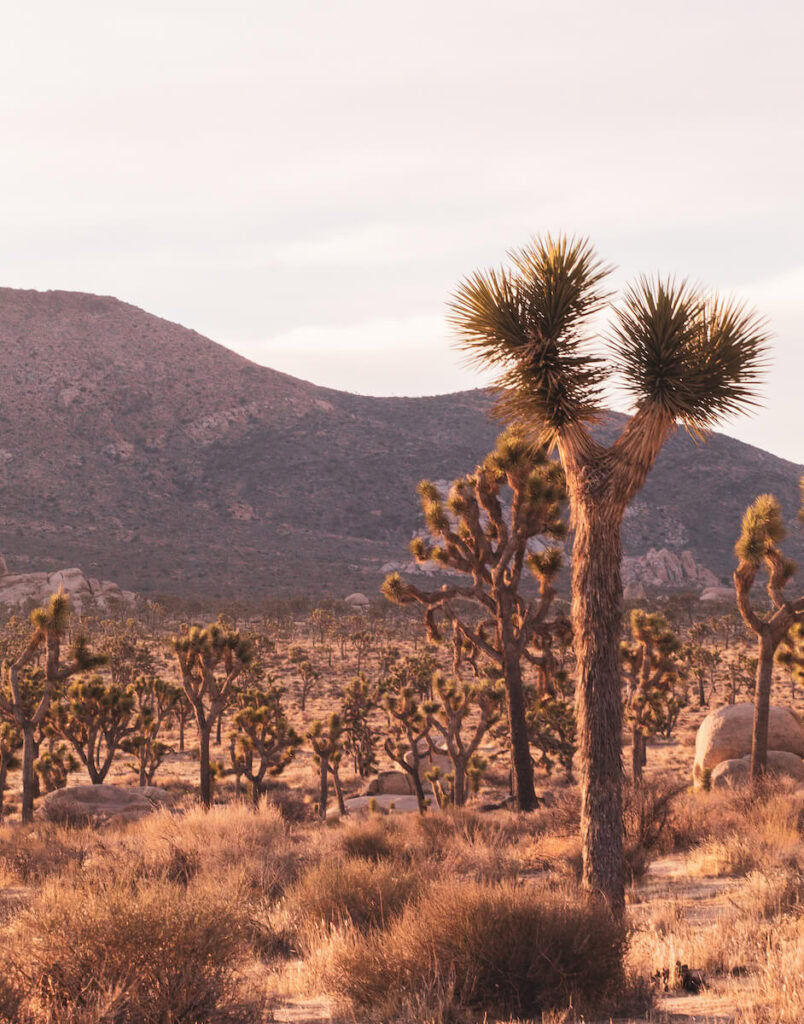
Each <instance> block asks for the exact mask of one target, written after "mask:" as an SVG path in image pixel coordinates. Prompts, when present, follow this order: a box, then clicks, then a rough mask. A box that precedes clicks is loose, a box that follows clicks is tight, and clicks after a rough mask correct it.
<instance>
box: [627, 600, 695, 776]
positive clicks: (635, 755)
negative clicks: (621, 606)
mask: <svg viewBox="0 0 804 1024" xmlns="http://www.w3.org/2000/svg"><path fill="white" fill-rule="evenodd" d="M631 636H632V638H633V644H632V645H630V644H627V643H623V644H622V645H621V647H620V657H621V659H622V665H623V675H624V676H625V682H626V688H625V708H626V718H627V719H628V723H629V725H630V726H631V775H632V778H633V781H634V784H635V785H638V784H639V783H640V782H641V781H642V769H643V768H644V766H645V762H646V758H647V747H646V740H647V737H648V736H652V735H654V734H655V733H656V732H658V731H660V730H661V729H663V728H664V729H665V730H666V729H667V728H668V726H669V727H670V729H671V731H672V725H674V724H675V722H676V719H677V718H678V713H679V710H680V707H681V706H680V704H679V701H678V699H677V698H676V695H675V684H676V680H677V678H678V673H679V671H680V667H679V663H678V658H677V656H678V653H679V651H680V650H681V642H680V641H679V639H678V637H677V636H676V634H675V633H674V632H673V631H672V629H670V627H669V625H668V624H667V620H666V619H665V617H664V616H663V615H659V614H655V615H649V614H648V613H647V612H645V611H643V610H642V609H641V608H635V609H634V610H633V611H632V612H631Z"/></svg>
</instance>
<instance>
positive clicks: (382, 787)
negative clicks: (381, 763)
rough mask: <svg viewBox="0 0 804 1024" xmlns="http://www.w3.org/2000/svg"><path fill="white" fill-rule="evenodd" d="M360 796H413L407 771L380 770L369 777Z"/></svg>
mask: <svg viewBox="0 0 804 1024" xmlns="http://www.w3.org/2000/svg"><path fill="white" fill-rule="evenodd" d="M360 795H361V796H386V795H388V796H415V793H414V792H413V784H412V783H411V781H410V776H409V775H408V774H407V772H396V771H394V772H380V773H379V774H378V775H377V776H376V777H375V778H373V779H370V780H369V782H368V783H367V785H366V787H365V789H364V790H363V792H362V793H361V794H360Z"/></svg>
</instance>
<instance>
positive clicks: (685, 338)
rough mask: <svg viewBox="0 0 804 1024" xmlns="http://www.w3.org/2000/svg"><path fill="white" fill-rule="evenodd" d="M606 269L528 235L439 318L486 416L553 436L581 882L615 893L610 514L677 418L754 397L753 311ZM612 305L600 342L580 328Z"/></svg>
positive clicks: (617, 777)
mask: <svg viewBox="0 0 804 1024" xmlns="http://www.w3.org/2000/svg"><path fill="white" fill-rule="evenodd" d="M609 270H610V268H609V267H608V266H606V265H604V264H603V263H602V262H601V261H600V259H599V258H598V256H597V255H596V253H595V251H594V249H593V248H592V246H591V245H590V244H589V242H588V241H586V240H585V239H572V238H567V237H564V236H559V237H555V238H554V237H551V236H549V235H548V236H545V237H543V238H538V239H535V240H534V241H533V242H532V244H530V245H528V246H526V247H525V248H523V249H519V250H515V251H513V252H511V253H510V261H509V263H508V265H507V266H504V267H502V268H500V269H495V270H490V271H488V272H476V273H474V274H473V275H471V276H470V277H468V278H467V279H465V280H464V281H463V282H462V283H461V284H460V285H459V287H458V289H457V291H456V293H455V295H454V297H453V299H452V302H451V307H450V317H451V321H452V324H453V326H454V327H455V328H456V329H457V331H458V333H459V335H460V338H461V341H462V345H463V347H464V348H465V349H466V350H467V351H468V352H469V353H470V355H471V356H473V357H474V359H475V360H476V361H477V363H478V364H480V365H482V366H485V367H490V368H492V369H493V370H495V371H497V374H498V376H497V381H496V383H497V385H498V388H499V402H498V411H499V413H500V415H501V416H502V417H503V418H505V419H507V420H509V421H513V422H514V423H516V424H518V425H519V426H520V428H521V429H523V430H525V431H527V432H528V434H529V436H530V437H531V438H532V440H533V442H534V444H546V445H548V446H554V447H555V448H557V450H558V453H559V456H560V459H561V462H562V465H563V467H564V472H565V474H566V479H567V488H568V492H569V502H570V509H571V523H572V526H573V527H574V530H575V537H574V544H573V566H572V624H573V632H574V637H575V640H574V643H575V650H576V659H577V664H578V688H577V708H578V737H579V751H580V769H581V793H582V801H581V833H582V846H583V880H584V884H585V886H586V887H587V888H588V889H590V890H592V891H595V892H598V893H600V894H602V895H603V896H605V898H606V899H607V900H608V902H609V904H610V905H611V907H612V909H613V910H614V911H615V912H618V913H619V912H621V911H622V908H623V906H624V898H625V892H624V884H625V863H624V858H623V825H622V767H621V750H620V739H621V732H622V702H621V700H620V680H619V663H618V661H619V634H620V623H621V609H622V580H621V576H620V560H621V555H622V545H621V538H620V531H621V524H622V519H623V515H624V513H625V510H626V508H627V507H628V504H629V503H630V501H631V500H632V499H633V497H634V496H635V495H636V494H637V492H638V491H639V490H640V488H641V487H642V485H643V484H644V482H645V479H646V477H647V475H648V473H649V472H650V470H651V468H652V466H653V464H654V462H655V460H656V458H657V456H658V454H659V452H660V451H661V448H662V446H663V444H664V443H665V441H666V440H667V438H668V437H669V436H670V434H671V433H672V432H673V430H674V429H675V428H676V426H677V425H679V424H681V425H683V426H685V427H686V428H687V429H688V430H690V431H691V432H692V433H693V434H696V435H703V434H705V433H706V432H707V431H708V430H710V429H711V428H712V427H714V426H715V424H717V423H718V422H719V421H720V420H721V419H722V418H723V417H724V416H728V415H731V414H734V413H737V412H741V411H743V410H745V409H746V408H747V407H750V406H752V405H753V404H754V402H755V394H756V387H757V384H758V382H759V379H760V375H761V369H762V365H763V361H764V357H765V352H766V346H767V338H768V334H767V330H766V328H765V325H764V322H763V321H762V320H761V319H760V318H759V317H758V316H757V315H756V314H755V313H754V312H753V311H751V310H749V309H747V308H746V307H744V306H743V305H742V304H740V303H737V302H734V301H730V300H725V299H721V298H718V297H717V296H714V295H708V294H704V293H702V292H700V291H699V290H698V289H697V288H694V287H693V286H691V285H689V284H687V283H685V282H676V281H673V280H664V279H660V278H656V279H650V278H647V277H643V278H640V279H639V280H638V281H637V282H636V283H635V284H634V285H632V286H630V287H629V288H628V289H627V290H626V291H625V293H624V295H623V296H622V298H621V300H620V301H619V302H617V303H612V302H611V299H610V296H609V295H608V294H607V293H606V291H605V283H606V278H607V276H608V274H609ZM607 311H610V312H611V313H612V314H613V317H612V323H611V327H610V328H609V329H608V330H607V334H608V337H607V342H608V354H604V353H603V351H602V350H599V349H597V348H596V347H595V346H594V345H593V343H592V339H591V336H590V335H591V330H592V327H593V324H594V322H595V318H597V317H599V316H601V315H602V314H604V313H606V312H607ZM615 375H616V376H617V377H618V378H619V379H620V380H621V381H622V383H623V384H624V386H625V388H626V390H627V392H628V393H629V394H630V397H631V399H632V400H633V410H634V411H633V416H632V417H631V419H630V420H629V422H628V423H627V425H626V426H625V428H624V429H623V431H622V433H621V434H620V436H619V437H618V438H617V440H616V441H615V442H614V444H612V445H603V444H601V443H600V442H598V441H596V440H595V439H594V437H593V436H592V434H591V433H590V430H589V425H590V423H591V421H592V420H594V418H595V417H596V416H597V415H598V414H599V413H600V411H601V405H602V403H603V401H604V399H605V387H606V383H607V381H608V380H609V379H611V378H613V377H614V376H615Z"/></svg>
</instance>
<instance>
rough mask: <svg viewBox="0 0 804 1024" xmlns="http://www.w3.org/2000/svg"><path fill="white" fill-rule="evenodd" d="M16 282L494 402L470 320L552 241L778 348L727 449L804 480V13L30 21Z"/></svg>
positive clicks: (636, 11)
mask: <svg viewBox="0 0 804 1024" xmlns="http://www.w3.org/2000/svg"><path fill="white" fill-rule="evenodd" d="M0 24H1V25H2V31H1V32H0V86H1V87H2V88H0V132H1V133H2V134H1V135H0V138H1V139H2V160H0V223H2V227H3V244H2V246H0V284H2V285H7V286H11V287H19V288H38V289H47V288H66V289H74V290H78V291H86V292H95V293H99V294H107V295H115V296H117V297H118V298H120V299H124V300H126V301H128V302H132V303H134V304H136V305H138V306H141V307H143V308H144V309H147V310H148V311H149V312H152V313H155V314H157V315H159V316H163V317H166V318H168V319H170V320H175V321H178V322H179V323H182V324H184V325H186V326H188V327H193V328H195V329H196V330H198V331H200V332H201V333H202V334H206V335H207V336H209V337H211V338H213V339H214V340H216V341H218V342H221V343H222V344H224V345H228V346H229V347H231V348H233V349H235V350H236V351H238V352H241V353H242V354H244V355H246V356H248V357H249V358H251V359H254V360H255V361H257V362H260V363H264V364H265V365H268V366H273V367H275V368H277V369H281V370H285V371H287V372H289V373H293V374H294V375H296V376H299V377H303V378H305V379H307V380H312V381H314V382H315V383H318V384H325V385H328V386H331V387H337V388H343V389H346V390H350V391H357V392H361V393H365V394H378V395H379V394H383V395H387V394H410V395H413V394H435V393H443V392H448V391H454V390H457V389H460V388H464V387H473V386H476V385H477V384H478V383H479V380H478V377H477V376H476V374H475V373H474V372H472V371H470V370H468V369H466V367H465V366H463V364H462V359H461V355H460V353H459V352H457V351H456V350H455V349H454V348H453V347H451V343H450V337H449V333H448V331H447V329H446V327H445V324H444V308H445V302H446V300H447V299H448V297H449V294H450V292H451V291H452V289H453V288H454V286H455V284H456V283H457V281H458V280H459V279H460V278H461V277H462V276H463V275H464V274H466V273H468V272H470V271H471V270H472V269H473V268H475V267H485V266H488V265H491V264H495V263H497V262H499V261H500V260H501V259H503V257H504V254H505V251H506V250H507V249H508V248H510V247H512V246H517V245H520V244H522V243H524V242H526V241H527V240H528V238H529V237H530V236H531V235H532V234H535V233H537V232H541V231H544V230H552V231H560V230H565V231H570V232H579V233H583V234H587V235H589V236H590V237H591V238H592V240H593V241H594V242H595V244H596V245H597V246H598V248H599V250H600V252H601V254H602V255H604V256H605V257H606V258H607V259H609V260H611V261H612V262H614V263H616V264H617V265H618V268H619V269H618V273H617V282H618V283H621V282H623V281H625V280H627V279H628V278H629V277H632V276H633V275H634V274H636V273H638V272H640V271H656V270H660V271H666V272H675V273H678V274H680V275H686V276H689V277H692V278H693V279H695V280H698V281H700V282H702V283H705V284H709V285H714V286H717V287H719V288H723V289H725V290H732V291H737V292H739V293H740V294H742V295H744V296H745V297H746V298H748V299H749V300H751V301H752V302H753V303H755V304H756V305H758V306H759V307H760V309H761V310H762V311H763V312H765V313H766V314H767V315H768V316H769V318H770V319H771V322H772V325H773V327H774V329H775V331H776V335H777V338H776V345H775V360H774V367H773V370H772V373H771V374H770V376H769V379H768V384H767V387H766V406H765V408H764V409H762V410H760V411H759V412H758V413H757V414H756V415H755V416H754V417H753V418H752V419H747V420H740V421H737V422H735V423H734V424H733V425H732V424H729V425H728V426H727V428H726V430H727V432H728V433H731V434H733V435H734V436H737V437H740V438H742V439H743V440H746V441H749V442H751V443H752V444H757V445H760V446H762V447H764V448H768V449H770V450H771V451H773V452H776V453H777V454H780V455H784V456H785V457H787V458H790V459H793V460H794V461H796V462H804V411H803V407H802V398H801V393H802V384H803V383H804V198H803V196H804V186H803V184H802V183H804V119H803V118H802V106H803V105H804V60H803V59H802V45H803V44H802V39H803V38H804V6H803V5H801V4H798V3H792V2H790V0H785V2H778V0H774V2H765V3H763V4H759V3H757V2H756V0H754V2H752V3H750V4H749V3H745V2H742V0H728V2H717V0H716V2H706V0H697V2H689V0H676V2H675V3H672V4H661V5H660V4H651V3H645V0H640V2H631V0H609V2H601V0H588V2H583V3H581V2H567V0H559V2H556V0H553V2H549V3H547V2H541V0H532V2H517V0H496V2H494V3H492V2H485V3H478V2H475V0H430V2H428V3H422V2H418V0H412V2H411V0H408V2H405V3H391V2H387V0H360V2H353V0H309V2H305V0H284V2H282V3H278V2H276V0H218V2H214V3H211V2H203V0H192V2H190V0H186V2H185V0H159V2H158V3H155V2H152V0H137V2H136V3H134V2H130V3H125V4H123V3H116V2H111V0H71V2H70V3H64V2H63V0H58V2H55V0H39V2H37V3H29V4H22V3H16V4H12V3H7V4H4V5H3V17H2V22H1V23H0Z"/></svg>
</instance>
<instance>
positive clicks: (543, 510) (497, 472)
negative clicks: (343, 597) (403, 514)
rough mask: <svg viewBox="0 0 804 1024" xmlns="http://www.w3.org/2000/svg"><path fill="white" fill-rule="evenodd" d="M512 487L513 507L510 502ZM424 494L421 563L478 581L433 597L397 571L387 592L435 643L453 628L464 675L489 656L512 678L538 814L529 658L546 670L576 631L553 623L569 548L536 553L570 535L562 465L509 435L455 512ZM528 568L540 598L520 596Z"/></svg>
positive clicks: (459, 485) (458, 498) (451, 503)
mask: <svg viewBox="0 0 804 1024" xmlns="http://www.w3.org/2000/svg"><path fill="white" fill-rule="evenodd" d="M506 489H507V491H508V495H507V496H508V497H509V499H510V504H509V507H508V508H505V507H504V505H503V499H504V497H505V492H506ZM419 494H420V496H421V501H422V507H423V509H424V516H425V522H426V524H427V528H428V530H429V532H430V535H431V538H432V540H429V541H427V540H424V539H422V538H421V537H417V538H415V539H414V540H413V542H412V544H411V551H412V553H413V555H414V557H415V558H416V560H417V561H418V562H422V563H424V562H435V563H437V564H439V565H442V566H443V567H444V568H447V569H450V570H453V571H455V572H459V573H463V574H464V575H465V576H468V577H469V581H467V583H466V584H464V585H462V584H446V585H444V586H443V587H442V588H441V589H440V590H434V591H427V590H422V589H420V588H419V587H416V586H415V585H414V584H412V583H408V582H406V581H404V580H402V578H401V577H400V576H399V573H392V574H391V575H389V576H388V577H387V578H386V580H385V582H384V583H383V585H382V592H383V594H384V595H385V597H386V598H388V600H389V601H394V602H395V603H397V604H411V603H414V602H416V603H418V604H420V605H423V606H424V608H425V621H426V623H427V626H428V629H429V631H430V634H431V635H432V636H433V637H434V638H435V639H439V638H440V633H439V619H442V620H446V621H447V622H448V623H449V624H450V625H451V628H452V637H453V643H454V651H455V659H454V668H455V671H456V672H457V670H458V667H459V665H460V662H461V660H462V659H463V657H464V656H465V655H468V658H469V660H470V661H471V663H472V665H473V666H474V665H475V663H476V660H477V658H478V656H480V655H483V656H485V657H486V658H488V659H490V660H491V662H492V663H493V665H494V667H495V671H497V672H499V674H500V675H501V676H502V678H503V679H504V681H505V689H506V704H507V710H508V724H509V729H510V736H511V762H512V767H513V776H514V795H515V797H516V801H517V806H518V807H519V809H520V810H523V811H529V810H533V809H534V808H535V806H536V794H535V792H534V789H533V764H532V761H531V756H530V746H529V742H528V726H527V722H526V720H525V710H526V709H525V699H524V695H523V690H522V660H523V658H525V659H527V660H529V661H531V662H533V663H534V664H537V665H539V664H541V661H542V659H543V658H546V657H548V655H549V657H551V658H552V653H551V652H550V648H549V637H550V634H551V633H552V632H555V631H557V630H562V629H566V625H567V624H566V622H565V621H564V620H563V619H549V618H548V614H549V610H550V605H551V603H552V600H553V596H554V593H555V591H554V589H553V586H552V581H553V578H554V576H555V575H556V573H557V572H558V571H559V569H560V567H561V551H560V550H559V549H558V548H548V549H546V550H542V551H530V550H529V548H528V543H529V541H530V540H531V539H532V538H533V537H535V536H537V535H543V536H548V537H552V538H556V539H558V538H562V537H564V536H565V534H566V526H565V524H564V522H563V521H562V519H561V503H562V501H563V500H564V498H565V496H566V492H565V488H564V476H563V473H562V471H561V467H560V466H559V465H558V463H556V462H549V461H548V459H547V457H546V454H545V452H544V450H543V449H541V448H534V447H533V446H532V445H531V444H529V443H528V442H527V441H526V440H525V439H524V438H523V437H522V436H521V435H519V434H517V433H515V432H512V431H509V432H507V433H505V434H503V435H501V437H500V438H499V439H498V441H497V447H496V449H495V450H494V451H493V452H492V453H491V454H490V455H489V456H488V457H487V458H486V460H485V461H484V462H483V463H482V464H481V465H480V466H478V467H477V469H476V470H475V472H474V473H471V474H470V475H469V476H465V477H461V478H459V479H458V480H455V482H454V483H453V484H452V488H451V490H450V492H449V497H448V499H447V502H446V508H445V507H444V502H443V499H442V497H441V495H440V494H439V492H438V489H437V488H436V487H435V486H434V485H433V484H432V483H430V482H429V481H428V480H423V481H422V482H421V483H420V484H419ZM525 566H527V567H528V568H529V570H530V571H531V572H532V573H533V575H534V576H535V577H536V578H537V580H538V581H539V593H538V595H537V596H536V597H533V598H532V599H530V600H526V599H525V598H524V597H523V596H522V595H521V594H520V592H519V591H520V584H521V581H522V573H523V570H524V569H525ZM478 607H479V608H480V611H481V612H482V615H483V619H482V621H481V622H480V624H479V625H474V624H473V622H472V618H471V614H472V612H473V611H474V612H476V610H477V608H478ZM540 641H541V644H540ZM531 645H534V646H535V650H534V649H531Z"/></svg>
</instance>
